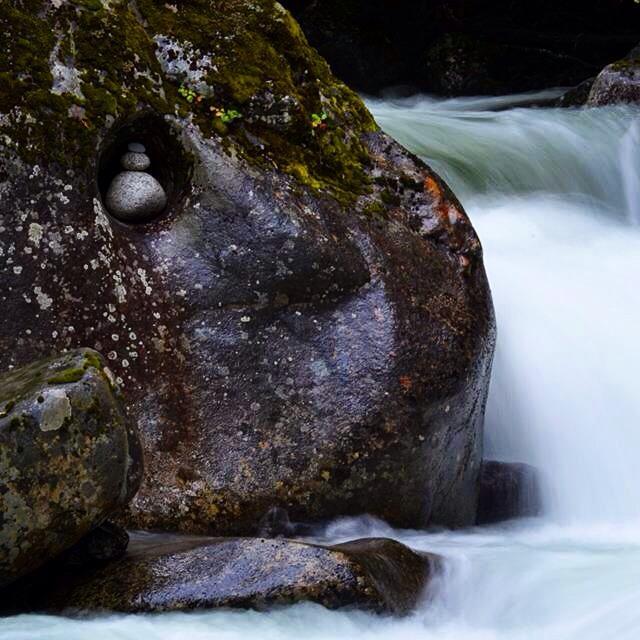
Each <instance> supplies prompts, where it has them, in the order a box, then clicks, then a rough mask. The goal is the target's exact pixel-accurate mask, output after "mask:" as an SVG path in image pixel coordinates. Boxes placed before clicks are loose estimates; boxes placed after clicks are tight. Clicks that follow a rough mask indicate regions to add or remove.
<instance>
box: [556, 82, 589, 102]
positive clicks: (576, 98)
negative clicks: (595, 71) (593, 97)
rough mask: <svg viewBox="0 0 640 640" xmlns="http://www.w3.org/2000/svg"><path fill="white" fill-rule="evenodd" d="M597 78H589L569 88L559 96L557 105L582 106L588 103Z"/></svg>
mask: <svg viewBox="0 0 640 640" xmlns="http://www.w3.org/2000/svg"><path fill="white" fill-rule="evenodd" d="M595 80H596V79H595V78H589V79H588V80H585V81H584V82H581V83H580V84H579V85H578V86H577V87H573V88H572V89H569V91H567V92H566V93H564V94H563V95H561V96H560V97H559V98H558V101H557V103H556V105H555V106H557V107H582V106H584V105H585V104H586V102H587V100H588V99H589V94H590V93H591V88H592V87H593V83H594V82H595Z"/></svg>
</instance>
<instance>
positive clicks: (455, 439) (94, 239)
mask: <svg viewBox="0 0 640 640" xmlns="http://www.w3.org/2000/svg"><path fill="white" fill-rule="evenodd" d="M218 4H219V3H216V2H213V1H212V0H193V1H192V2H189V3H182V2H181V3H177V4H172V3H166V4H165V3H158V2H153V1H151V0H138V1H137V2H136V3H130V2H126V1H124V0H112V1H111V2H109V3H102V4H101V3H98V2H92V3H87V2H81V1H80V0H67V1H66V2H64V3H59V2H56V3H52V2H49V1H46V0H42V1H39V0H34V1H33V2H30V3H29V7H28V9H27V8H24V7H23V4H22V3H19V2H17V1H15V0H12V1H9V2H2V3H0V32H1V35H2V38H3V41H4V42H7V43H9V46H8V47H7V50H6V51H5V52H3V55H2V56H0V285H1V286H0V301H1V303H2V308H3V311H4V313H3V315H2V316H1V317H0V367H4V368H7V367H9V366H20V365H22V364H24V363H26V362H29V361H30V360H32V359H33V358H35V357H38V356H40V355H42V354H45V353H47V352H49V351H50V350H53V349H70V348H73V347H76V346H79V345H84V344H87V345H90V346H93V347H95V348H96V349H98V350H100V351H102V352H104V353H105V355H106V357H107V358H108V362H109V368H110V369H111V370H112V371H113V374H114V378H115V379H116V381H118V384H120V385H121V386H122V387H123V391H124V395H125V398H126V406H127V411H128V414H129V415H130V416H131V417H132V419H133V420H134V421H136V422H137V423H138V425H139V430H140V434H141V439H142V444H143V448H144V455H145V469H146V473H145V478H144V481H143V484H142V487H141V490H140V492H139V493H138V494H137V496H136V498H135V499H134V500H133V502H132V504H131V506H130V509H129V513H128V515H127V524H128V525H129V526H132V527H136V528H154V529H166V530H182V531H188V532H193V533H205V532H211V533H213V532H215V533H216V534H229V535H251V534H253V533H255V531H256V527H257V526H258V522H259V520H260V518H261V517H262V516H263V514H264V513H265V512H266V511H267V509H268V508H269V507H270V506H271V505H274V504H276V505H280V506H281V507H282V508H283V509H286V510H287V511H288V513H289V514H290V516H291V519H292V520H293V521H299V522H317V521H320V520H322V519H327V518H331V517H335V516H339V515H353V514H360V513H364V512H369V513H372V514H373V515H375V516H378V517H381V518H384V519H386V520H387V521H389V522H390V523H392V524H395V525H399V526H406V527H409V526H412V527H418V526H423V525H427V524H430V523H438V524H445V525H463V524H469V523H472V522H474V520H475V513H476V506H477V504H476V503H477V486H478V485H477V479H478V471H479V468H480V459H481V455H480V450H481V442H482V424H483V412H484V406H485V400H486V394H487V388H488V383H489V375H490V368H491V361H492V355H493V348H494V339H495V323H494V317H493V309H492V303H491V295H490V291H489V287H488V284H487V280H486V276H485V271H484V267H483V262H482V248H481V246H480V242H479V240H478V238H477V236H476V234H475V232H474V230H473V228H472V226H471V224H470V221H469V219H468V217H467V215H466V214H465V212H464V210H463V209H462V207H461V206H460V203H459V202H458V201H457V200H456V198H455V196H454V195H453V194H452V193H451V192H450V191H449V189H448V188H447V187H446V185H445V184H444V183H443V182H442V181H441V180H440V178H439V177H438V176H437V175H435V174H434V172H433V171H431V169H430V168H429V167H427V166H426V165H425V164H423V163H422V162H420V161H419V160H418V159H417V158H415V157H414V156H413V155H411V154H410V153H408V152H407V151H405V150H404V149H402V147H400V146H399V145H398V144H397V143H395V142H394V141H393V140H391V139H390V138H389V137H387V136H386V135H384V134H383V133H381V132H380V131H379V130H378V128H377V127H376V125H375V123H374V122H373V120H372V118H371V116H370V114H369V113H368V112H367V110H366V108H365V107H364V105H363V103H362V102H361V101H360V99H359V98H358V97H357V96H356V95H355V94H354V93H353V92H351V91H350V90H349V89H348V88H347V87H345V86H344V85H343V84H341V83H340V82H338V81H337V80H336V79H335V78H334V77H333V76H332V75H331V72H330V70H329V68H328V66H327V65H326V63H325V62H324V61H323V60H322V59H321V58H320V57H319V56H318V55H317V54H316V53H315V51H314V50H313V49H312V48H311V47H310V46H309V45H308V44H307V42H306V40H305V38H304V36H303V35H302V33H301V31H300V28H299V26H298V25H297V23H296V22H295V21H294V20H293V19H292V18H291V16H290V15H289V14H288V13H287V12H286V11H285V10H284V9H283V8H282V7H281V6H280V5H279V4H278V3H274V2H272V1H271V0H238V1H235V2H233V3H229V5H228V6H225V10H224V11H220V10H218ZM25 33H29V34H30V36H29V38H25V37H24V35H23V34H25ZM98 41H99V42H100V46H99V47H96V44H95V43H96V42H98ZM62 52H66V53H65V54H64V55H63V53H62ZM52 58H55V59H56V61H57V62H56V69H58V68H59V67H62V66H64V69H65V70H66V71H65V74H59V75H60V82H56V84H55V86H53V85H52V76H51V71H50V60H51V59H52ZM56 77H58V76H56ZM67 77H73V78H75V81H74V82H73V83H71V84H65V83H64V82H62V80H64V78H67ZM79 92H81V93H82V95H83V96H84V98H79V97H78V95H79ZM133 141H135V142H137V143H139V144H140V145H143V146H144V148H145V149H144V152H145V153H146V154H147V155H148V156H149V158H150V160H151V168H152V170H153V171H154V176H157V178H158V181H159V182H160V183H161V184H162V185H163V187H164V189H165V192H166V195H167V203H168V204H167V207H166V209H165V211H164V212H163V215H162V216H159V217H156V218H153V219H151V220H149V221H148V222H147V223H146V224H144V225H125V224H120V223H119V222H117V221H116V220H114V218H113V217H112V216H111V215H109V212H108V211H107V209H106V207H105V197H106V194H107V192H108V189H109V185H110V184H111V182H112V180H113V179H114V177H115V176H116V175H117V174H118V173H119V172H120V171H121V166H120V159H121V158H122V156H123V154H124V153H128V152H133V153H142V151H141V150H140V148H138V147H136V148H133V149H130V148H129V146H128V145H129V144H130V143H131V142H133ZM140 175H142V174H140ZM112 213H113V212H112Z"/></svg>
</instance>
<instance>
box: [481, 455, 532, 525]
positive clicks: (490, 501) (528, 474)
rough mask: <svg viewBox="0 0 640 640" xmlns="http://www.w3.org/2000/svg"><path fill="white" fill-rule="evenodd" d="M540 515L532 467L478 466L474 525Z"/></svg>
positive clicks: (507, 463) (515, 465)
mask: <svg viewBox="0 0 640 640" xmlns="http://www.w3.org/2000/svg"><path fill="white" fill-rule="evenodd" d="M541 511H542V500H541V496H540V486H539V479H538V472H537V470H536V469H535V468H534V467H531V466H530V465H527V464H520V463H509V462H495V461H485V462H483V463H482V467H481V469H480V499H479V501H478V518H477V523H478V524H492V523H496V522H502V521H504V520H511V519H513V518H524V517H531V516H537V515H539V514H540V513H541Z"/></svg>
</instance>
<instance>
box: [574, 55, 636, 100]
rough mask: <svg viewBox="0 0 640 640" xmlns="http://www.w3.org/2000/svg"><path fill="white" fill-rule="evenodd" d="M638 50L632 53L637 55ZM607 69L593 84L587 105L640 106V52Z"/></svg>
mask: <svg viewBox="0 0 640 640" xmlns="http://www.w3.org/2000/svg"><path fill="white" fill-rule="evenodd" d="M636 52H637V50H636V49H634V51H633V52H632V54H635V53H636ZM637 53H638V55H637V56H636V57H628V58H624V59H623V60H619V61H618V62H614V63H613V64H610V65H609V66H607V67H605V68H604V69H603V70H602V71H601V72H600V74H599V75H598V77H597V78H596V81H595V82H594V83H593V87H592V88H591V92H590V93H589V98H588V100H587V105H590V106H598V107H601V106H605V105H612V104H622V103H633V104H640V52H637Z"/></svg>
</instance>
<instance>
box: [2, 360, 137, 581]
mask: <svg viewBox="0 0 640 640" xmlns="http://www.w3.org/2000/svg"><path fill="white" fill-rule="evenodd" d="M140 478H141V460H140V452H139V448H138V441H137V436H136V435H135V433H134V431H133V430H132V429H131V428H130V426H129V425H128V423H127V421H126V419H125V415H124V413H123V410H122V406H121V400H120V398H119V394H118V392H117V391H116V389H115V388H114V386H113V384H112V382H111V380H110V374H109V373H108V372H107V370H106V369H105V368H104V363H103V361H102V359H101V357H100V356H99V355H98V354H97V353H96V352H94V351H90V350H81V351H75V352H72V353H69V354H67V355H63V356H59V357H55V358H52V359H48V360H44V361H41V362H37V363H35V364H32V365H30V366H27V367H25V368H21V369H17V370H14V371H11V372H10V373H8V374H5V375H3V376H2V377H0V586H5V585H7V584H8V583H10V582H11V581H13V580H15V579H16V578H18V577H20V576H22V575H24V574H25V573H28V572H30V571H33V570H34V569H36V568H38V567H39V566H40V565H42V564H43V563H44V562H46V561H48V560H50V559H52V558H54V557H56V556H57V555H58V554H60V553H61V552H63V551H64V550H66V549H68V548H69V547H71V546H72V545H74V544H75V543H76V542H78V540H80V539H81V538H82V537H83V536H84V535H85V534H87V533H88V532H89V531H91V530H92V529H93V528H94V527H96V526H98V525H99V524H100V523H101V522H102V521H103V520H105V518H107V516H109V515H110V514H111V513H113V512H114V511H116V510H117V509H119V508H121V507H123V506H124V505H125V504H127V502H128V501H129V500H130V498H131V497H132V496H133V494H134V493H135V491H136V489H137V488H138V485H139V483H140Z"/></svg>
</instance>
